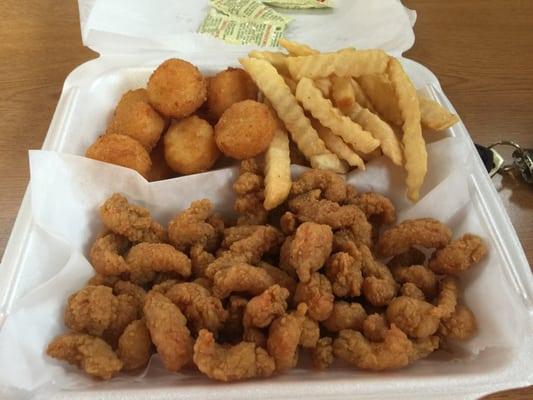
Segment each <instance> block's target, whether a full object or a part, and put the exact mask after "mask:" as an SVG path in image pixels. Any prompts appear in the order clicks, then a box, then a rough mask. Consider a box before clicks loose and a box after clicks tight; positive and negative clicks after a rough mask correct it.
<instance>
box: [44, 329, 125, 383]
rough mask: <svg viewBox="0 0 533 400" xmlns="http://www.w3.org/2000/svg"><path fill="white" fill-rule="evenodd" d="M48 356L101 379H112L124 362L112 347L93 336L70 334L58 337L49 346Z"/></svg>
mask: <svg viewBox="0 0 533 400" xmlns="http://www.w3.org/2000/svg"><path fill="white" fill-rule="evenodd" d="M46 354H48V355H49V356H50V357H53V358H57V359H58V360H65V361H67V362H68V363H70V364H74V365H77V366H78V367H79V368H81V369H83V370H84V371H85V372H86V373H87V374H89V375H91V376H94V377H96V378H99V379H111V378H112V377H113V375H116V374H117V373H118V372H119V371H120V370H121V369H122V361H120V359H119V358H118V357H117V355H116V354H115V352H114V351H113V349H112V348H111V346H109V345H108V344H107V343H106V342H104V341H103V340H102V339H100V338H97V337H95V336H91V335H85V334H80V333H69V334H65V335H61V336H58V337H56V338H55V339H54V340H52V342H50V344H49V345H48V348H47V349H46Z"/></svg>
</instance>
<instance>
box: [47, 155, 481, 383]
mask: <svg viewBox="0 0 533 400" xmlns="http://www.w3.org/2000/svg"><path fill="white" fill-rule="evenodd" d="M233 187H234V189H235V192H236V193H237V198H236V201H235V211H236V214H237V216H236V218H235V221H233V222H232V223H228V222H227V221H224V220H223V219H222V218H221V217H220V216H219V215H217V214H216V213H215V212H214V206H213V204H212V203H211V202H210V201H209V200H206V199H204V200H198V201H194V202H192V203H191V205H190V207H189V208H187V209H185V210H181V211H179V212H177V214H176V216H175V217H174V218H172V219H171V220H170V222H169V224H168V231H165V229H164V228H163V227H162V226H161V225H160V224H159V223H158V222H156V221H155V220H154V219H153V218H152V217H151V216H150V213H149V211H148V210H147V209H145V208H143V207H139V206H137V205H134V204H130V203H129V202H128V200H127V199H126V198H125V197H124V196H122V195H120V194H114V195H113V196H111V197H110V198H109V199H107V200H106V201H105V202H104V204H103V205H102V207H101V209H100V216H101V219H102V222H103V223H104V225H105V227H106V229H107V231H106V232H104V233H102V234H101V235H99V236H98V237H97V238H96V239H95V241H94V244H93V246H92V248H91V250H90V254H89V256H90V260H91V263H92V264H93V266H94V269H95V276H94V277H93V278H91V279H90V281H89V282H88V283H87V285H86V286H85V287H83V288H81V289H80V290H79V291H77V292H75V293H73V294H72V295H71V296H70V297H69V299H68V302H67V305H66V309H65V315H64V319H65V325H66V326H67V327H68V328H69V329H70V331H71V332H70V333H68V334H66V335H62V336H59V337H57V338H56V339H54V340H53V341H52V343H50V345H49V347H48V350H47V352H48V354H49V355H50V356H51V357H55V358H58V359H62V360H65V361H67V362H69V363H72V364H75V365H78V366H79V367H80V368H82V369H83V370H85V371H86V372H87V373H88V374H90V375H92V376H95V377H97V378H100V379H110V378H111V377H112V376H114V375H115V374H117V373H118V372H120V371H121V370H124V371H129V370H135V369H139V368H143V367H145V366H146V365H147V364H148V362H149V359H150V357H151V356H152V354H153V353H154V352H157V353H158V354H159V357H160V358H161V360H162V361H163V364H164V365H165V367H166V368H167V369H168V370H169V371H172V372H178V371H180V370H182V369H183V368H185V367H186V366H192V365H195V366H196V368H197V369H198V370H199V371H201V372H202V373H204V374H205V375H207V376H208V377H210V378H212V379H216V380H220V381H226V382H227V381H234V380H242V379H249V378H258V377H268V376H271V375H273V374H277V373H278V374H279V373H282V372H284V371H287V370H289V369H292V368H295V367H296V366H297V365H298V360H299V355H300V353H301V352H304V351H305V352H308V353H309V355H310V359H311V361H312V365H313V367H314V368H317V369H326V368H328V367H329V366H330V365H331V364H332V363H333V362H334V360H335V359H336V358H339V359H342V360H343V361H345V362H347V363H349V364H351V365H353V366H355V367H357V368H360V369H365V370H372V371H381V370H387V369H394V368H401V367H404V366H407V365H409V364H410V363H413V362H415V361H416V360H418V359H420V358H423V357H426V356H428V355H429V354H431V353H432V352H434V351H436V350H438V349H439V348H440V347H441V346H445V345H446V343H445V342H447V341H461V340H468V339H469V338H471V337H472V336H473V335H475V333H476V329H477V325H476V319H475V316H474V314H473V312H472V311H471V310H470V309H469V308H468V307H467V306H466V305H465V304H464V303H463V301H462V300H461V285H460V282H459V278H458V275H459V274H460V272H462V271H465V270H467V269H469V268H471V267H472V266H473V265H474V264H475V263H477V262H478V261H480V259H481V258H482V257H483V255H484V254H485V253H486V251H487V250H486V248H485V245H484V244H483V241H482V240H481V238H479V237H477V236H475V235H471V234H466V235H464V236H462V237H461V238H460V239H458V240H455V241H452V232H451V230H450V229H449V228H448V227H447V226H446V225H444V224H443V223H441V222H439V221H436V220H433V219H427V218H426V219H415V220H407V221H403V222H401V223H399V224H397V225H392V224H393V223H394V222H395V218H396V211H395V209H394V205H393V204H392V202H391V201H390V200H389V199H387V198H386V197H384V196H383V195H380V194H376V193H357V191H356V190H355V188H353V187H350V186H348V185H346V183H345V181H344V180H343V179H342V178H340V177H339V176H337V175H335V174H333V173H330V172H327V171H320V170H310V171H307V172H305V173H303V174H302V175H301V176H300V177H299V178H298V179H296V181H295V182H294V185H293V186H292V190H291V193H290V197H289V199H288V201H287V202H285V203H284V204H283V205H282V206H281V209H280V210H276V212H272V213H269V212H268V211H266V210H265V208H264V207H263V205H262V194H263V190H264V180H263V175H262V169H261V167H260V163H259V162H258V160H255V159H247V160H244V161H242V162H241V168H240V175H239V177H238V178H237V179H236V181H235V182H234V185H233ZM378 257H382V258H378ZM447 348H448V347H447Z"/></svg>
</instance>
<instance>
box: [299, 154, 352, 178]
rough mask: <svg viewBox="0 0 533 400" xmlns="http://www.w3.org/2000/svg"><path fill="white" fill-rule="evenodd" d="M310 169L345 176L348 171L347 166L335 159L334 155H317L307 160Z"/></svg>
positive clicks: (337, 158)
mask: <svg viewBox="0 0 533 400" xmlns="http://www.w3.org/2000/svg"><path fill="white" fill-rule="evenodd" d="M309 162H310V163H311V167H313V168H315V169H325V170H327V171H332V172H336V173H337V174H345V173H347V172H348V171H349V170H350V169H349V168H348V164H346V162H344V161H342V160H340V159H339V157H337V155H336V154H333V153H330V154H317V155H316V156H313V157H311V159H310V160H309Z"/></svg>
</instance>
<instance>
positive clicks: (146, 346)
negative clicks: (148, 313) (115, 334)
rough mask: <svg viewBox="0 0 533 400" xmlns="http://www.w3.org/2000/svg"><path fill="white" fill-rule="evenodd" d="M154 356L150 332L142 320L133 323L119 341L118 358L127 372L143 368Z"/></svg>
mask: <svg viewBox="0 0 533 400" xmlns="http://www.w3.org/2000/svg"><path fill="white" fill-rule="evenodd" d="M151 355H152V340H151V339H150V332H149V331H148V328H147V327H146V324H145V322H144V321H143V320H142V319H138V320H135V321H133V322H131V323H130V324H129V325H128V326H127V327H126V329H124V332H123V333H122V335H121V336H120V338H119V339H118V348H117V356H118V357H119V358H120V360H121V361H122V363H123V365H124V367H123V369H124V370H125V371H129V370H134V369H137V368H142V367H144V366H146V365H147V364H148V361H149V360H150V356H151Z"/></svg>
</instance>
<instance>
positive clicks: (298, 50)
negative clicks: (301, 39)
mask: <svg viewBox="0 0 533 400" xmlns="http://www.w3.org/2000/svg"><path fill="white" fill-rule="evenodd" d="M278 43H279V45H280V46H281V47H283V48H284V49H285V50H287V51H288V52H289V55H290V56H292V57H298V56H310V55H313V54H318V51H317V50H315V49H312V48H311V47H309V46H307V45H306V44H303V43H298V42H294V41H292V40H288V39H285V38H282V39H280V40H279V42H278Z"/></svg>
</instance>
